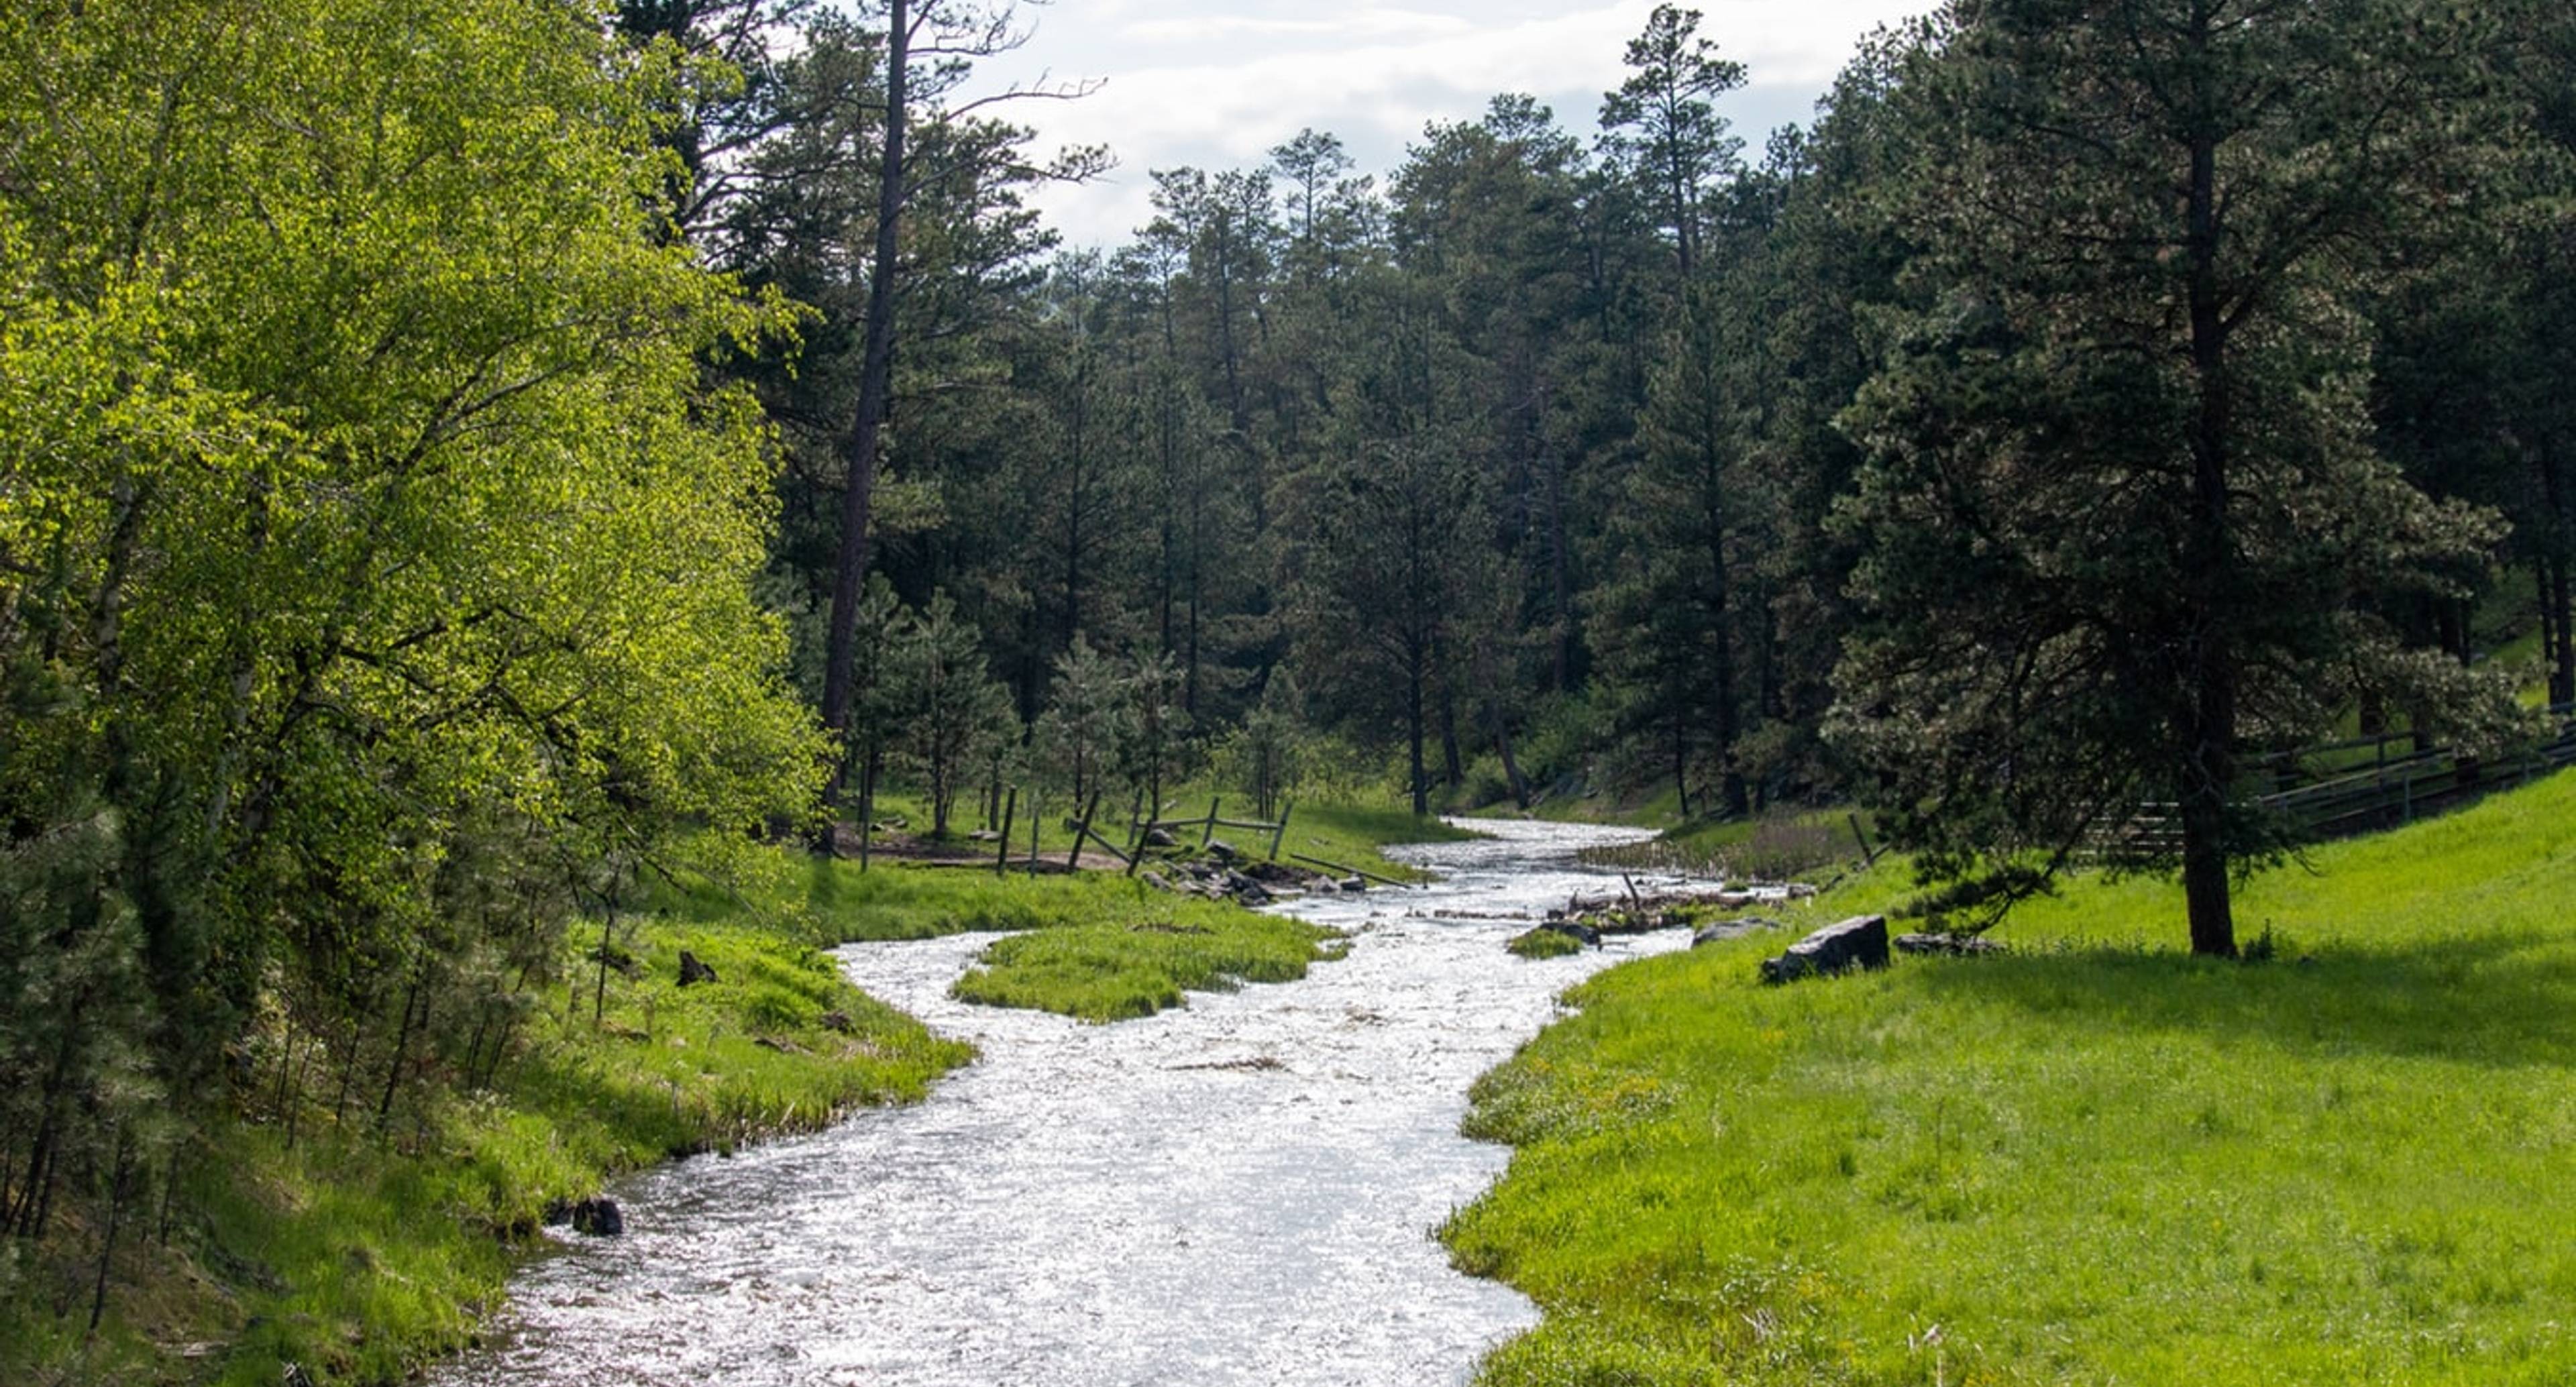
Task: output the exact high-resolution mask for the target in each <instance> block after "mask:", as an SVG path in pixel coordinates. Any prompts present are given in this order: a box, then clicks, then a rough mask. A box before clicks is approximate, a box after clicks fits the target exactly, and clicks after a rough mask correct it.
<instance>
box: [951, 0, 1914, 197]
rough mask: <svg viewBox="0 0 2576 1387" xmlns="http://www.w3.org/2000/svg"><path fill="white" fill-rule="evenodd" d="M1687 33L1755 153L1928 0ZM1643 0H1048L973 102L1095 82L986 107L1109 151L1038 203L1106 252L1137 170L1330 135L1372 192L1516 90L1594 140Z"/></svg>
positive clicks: (1754, 6)
mask: <svg viewBox="0 0 2576 1387" xmlns="http://www.w3.org/2000/svg"><path fill="white" fill-rule="evenodd" d="M1691 7H1692V8H1697V9H1698V10H1700V11H1701V12H1702V14H1703V16H1704V18H1703V19H1702V21H1701V24H1700V32H1701V33H1702V34H1704V35H1706V36H1708V37H1710V38H1712V39H1715V40H1716V41H1717V45H1718V49H1719V51H1720V52H1721V53H1722V54H1724V55H1725V56H1727V57H1730V58H1733V59H1735V60H1736V61H1738V62H1741V63H1743V64H1744V65H1745V66H1746V67H1747V68H1748V69H1749V81H1748V82H1747V83H1746V85H1745V87H1744V88H1743V89H1741V90H1739V91H1736V92H1733V93H1730V94H1729V95H1728V96H1727V97H1725V98H1724V99H1723V100H1722V101H1721V102H1720V103H1719V110H1720V113H1721V114H1723V115H1725V116H1726V117H1727V118H1728V119H1730V120H1732V121H1733V122H1734V124H1735V128H1736V133H1737V134H1739V135H1741V136H1743V137H1744V140H1745V144H1746V147H1747V149H1748V150H1753V151H1758V150H1759V149H1760V148H1761V144H1762V137H1763V136H1764V134H1766V133H1767V132H1768V131H1770V130H1771V129H1772V128H1773V127H1775V126H1778V125H1781V124H1785V123H1788V122H1791V121H1796V122H1799V123H1804V122H1805V121H1807V119H1808V118H1809V117H1810V115H1811V114H1812V112H1813V110H1814V108H1815V102H1816V98H1817V97H1818V96H1819V95H1821V94H1822V93H1823V92H1824V90H1825V88H1826V87H1827V86H1828V85H1829V84H1830V83H1831V82H1832V80H1833V77H1834V74H1835V73H1836V72H1837V71H1839V70H1840V69H1841V68H1842V66H1843V64H1844V62H1845V61H1847V60H1848V59H1849V58H1850V57H1851V55H1852V52H1853V51H1854V49H1855V47H1856V46H1857V43H1858V41H1859V39H1860V37H1861V36H1862V35H1863V34H1865V33H1867V32H1868V31H1870V30H1871V29H1873V28H1876V27H1877V26H1878V25H1880V24H1882V23H1887V22H1891V21H1894V20H1898V19H1902V18H1905V17H1907V16H1909V15H1915V14H1921V13H1925V12H1927V11H1929V10H1930V9H1932V8H1933V0H1793V3H1779V0H1697V3H1696V4H1695V5H1692V6H1691ZM1653 8H1654V0H1558V3H1540V2H1539V0H1410V3H1405V4H1376V3H1368V2H1367V0H1212V2H1210V0H1202V3H1195V4H1193V3H1185V0H1053V3H1049V4H1044V5H1033V4H1028V3H1025V0H1024V3H1023V4H1022V5H1021V14H1022V16H1023V19H1024V21H1025V22H1026V23H1027V24H1029V25H1031V26H1033V27H1032V32H1031V34H1030V37H1029V41H1028V42H1027V43H1026V44H1025V45H1023V46H1022V47H1021V48H1020V49H1018V50H1017V51H1015V52H1012V53H1009V54H1006V55H1003V56H1001V57H997V58H992V59H987V60H986V61H985V62H984V63H983V64H982V65H981V67H980V69H979V71H978V74H977V80H976V82H975V83H974V86H973V87H972V88H970V92H982V91H989V90H992V89H994V88H996V87H999V86H1001V85H1004V84H1013V83H1016V84H1020V85H1037V84H1040V83H1045V82H1054V83H1064V82H1071V81H1085V80H1087V81H1097V82H1098V83H1099V89H1098V90H1096V91H1094V92H1093V93H1092V94H1091V95H1089V96H1086V97H1084V98H1082V99H1080V100H1078V101H1024V102H1017V103H1013V104H1011V105H1009V106H1007V107H1004V108H1001V109H1000V110H997V111H992V112H990V113H991V114H996V115H1000V116H1003V117H1004V118H1006V119H1009V120H1011V121H1013V122H1015V123H1017V124H1021V125H1026V126H1029V127H1031V128H1033V129H1035V130H1036V131H1037V132H1038V139H1037V141H1036V149H1037V151H1038V152H1041V153H1043V152H1048V151H1052V150H1053V149H1055V148H1058V147H1060V146H1063V145H1068V144H1102V145H1107V146H1108V147H1109V149H1110V152H1111V153H1112V155H1113V156H1115V157H1116V159H1117V160H1118V167H1117V168H1116V169H1114V170H1112V171H1111V172H1110V173H1109V174H1108V175H1107V176H1106V177H1104V178H1103V179H1101V180H1099V181H1098V182H1096V183H1092V184H1089V185H1085V186H1081V187H1052V188H1048V189H1045V190H1043V191H1042V192H1041V193H1040V194H1039V195H1038V197H1037V198H1036V199H1035V200H1036V202H1037V203H1038V205H1039V206H1040V207H1041V208H1042V209H1043V210H1044V211H1045V212H1046V214H1047V218H1048V221H1049V223H1050V224H1052V225H1053V226H1055V227H1056V228H1057V229H1059V230H1061V231H1062V232H1063V233H1064V236H1065V240H1066V242H1067V243H1068V244H1071V245H1076V246H1083V245H1114V244H1117V243H1120V242H1123V241H1125V240H1126V239H1128V237H1129V236H1130V234H1131V233H1132V232H1133V231H1134V230H1135V229H1136V228H1137V227H1139V226H1142V225H1143V224H1144V223H1145V222H1146V221H1147V220H1148V219H1149V218H1150V217H1151V216H1152V211H1151V208H1150V206H1149V204H1148V201H1147V194H1148V192H1149V191H1150V189H1151V188H1152V186H1153V180H1152V179H1151V177H1150V176H1149V171H1150V170H1153V169H1161V168H1174V167H1179V166H1182V165H1194V166H1197V167H1200V168H1205V169H1211V170H1213V169H1223V168H1246V167H1251V166H1254V165H1258V164H1261V163H1264V162H1266V161H1267V158H1268V152H1269V150H1270V149H1271V148H1272V147H1274V146H1276V145H1278V144H1280V143H1282V142H1284V141H1286V140H1287V139H1289V138H1290V137H1291V136H1294V135H1295V134H1296V133H1297V132H1298V131H1299V130H1300V129H1303V128H1306V127H1310V126H1311V127H1313V128H1314V129H1317V130H1321V131H1327V132H1330V133H1332V134H1335V135H1338V136H1340V137H1341V139H1342V143H1343V144H1344V145H1345V146H1346V147H1347V148H1348V149H1349V151H1350V153H1351V155H1352V156H1353V157H1354V158H1355V159H1357V160H1358V163H1359V171H1360V172H1363V173H1375V174H1377V175H1379V176H1380V178H1381V179H1383V178H1384V176H1385V175H1386V174H1387V173H1388V172H1389V171H1391V170H1392V169H1393V168H1394V167H1395V166H1396V165H1397V164H1399V163H1400V162H1402V160H1403V158H1404V151H1405V147H1406V146H1407V144H1409V143H1411V142H1413V141H1414V140H1416V139H1417V138H1418V137H1419V136H1420V135H1421V133H1422V128H1423V126H1424V125H1425V124H1426V123H1428V122H1431V121H1435V120H1440V121H1449V120H1473V119H1476V118H1477V117H1479V116H1480V115H1482V114H1483V112H1484V109H1485V105H1486V103H1487V102H1488V101H1490V100H1491V99H1492V98H1493V97H1494V96H1495V95H1496V94H1498V93H1502V92H1527V93H1530V94H1531V95H1534V96H1536V97H1537V98H1538V99H1539V100H1540V101H1542V102H1544V103H1546V104H1547V105H1548V106H1550V107H1552V108H1554V110H1555V112H1556V117H1557V121H1558V123H1559V124H1560V125H1562V126H1563V127H1564V128H1565V129H1567V130H1568V131H1570V132H1572V133H1574V134H1576V135H1577V136H1579V137H1581V138H1583V139H1585V140H1586V141H1587V142H1588V141H1589V140H1590V138H1591V136H1592V134H1593V132H1594V130H1595V129H1596V117H1597V115H1598V114H1599V111H1600V105H1601V94H1602V93H1603V92H1605V91H1607V90H1609V89H1610V88H1612V87H1614V86H1617V85H1618V83H1619V80H1620V78H1621V76H1622V72H1623V69H1622V67H1621V63H1620V59H1621V56H1622V54H1623V52H1624V50H1625V49H1626V46H1627V42H1628V40H1629V38H1631V37H1632V36H1634V35H1635V34H1636V33H1637V31H1638V30H1639V29H1640V28H1642V27H1644V24H1645V20H1646V15H1647V13H1648V12H1649V11H1650V10H1652V9H1653Z"/></svg>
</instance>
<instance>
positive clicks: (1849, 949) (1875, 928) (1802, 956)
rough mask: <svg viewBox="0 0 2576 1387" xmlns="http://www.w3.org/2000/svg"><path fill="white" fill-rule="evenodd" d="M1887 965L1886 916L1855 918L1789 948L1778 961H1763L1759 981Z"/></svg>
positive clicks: (1779, 980) (1796, 977) (1792, 978)
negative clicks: (1760, 979)
mask: <svg viewBox="0 0 2576 1387" xmlns="http://www.w3.org/2000/svg"><path fill="white" fill-rule="evenodd" d="M1887 963H1888V953H1887V917H1886V916H1884V915H1855V916H1853V917H1852V918H1851V919H1848V920H1845V921H1843V922H1842V923H1840V924H1835V925H1827V926H1825V927H1824V928H1823V929H1820V930H1818V931H1816V932H1815V933H1813V934H1811V935H1808V936H1807V937H1806V938H1804V939H1801V940H1799V941H1798V942H1797V943H1795V944H1792V945H1790V946H1789V952H1787V953H1785V954H1782V955H1780V956H1779V957H1778V958H1771V959H1764V960H1763V962H1762V980H1763V981H1764V982H1773V983H1778V982H1795V981H1796V980H1798V979H1800V978H1804V977H1821V976H1828V975H1831V974H1834V973H1847V972H1849V971H1851V970H1852V969H1854V968H1884V967H1886V966H1887Z"/></svg>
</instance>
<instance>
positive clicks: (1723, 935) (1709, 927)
mask: <svg viewBox="0 0 2576 1387" xmlns="http://www.w3.org/2000/svg"><path fill="white" fill-rule="evenodd" d="M1778 928H1780V922H1779V921H1777V920H1765V919H1763V918H1762V917H1761V916H1759V915H1747V916H1744V917H1742V918H1740V919H1734V920H1712V921H1710V922H1709V923H1707V924H1705V925H1702V926H1700V927H1699V928H1698V929H1695V930H1693V931H1691V947H1692V948H1694V949H1696V948H1698V947H1699V946H1700V945H1702V944H1720V943H1724V942H1725V941H1727V940H1729V939H1742V938H1743V937H1744V936H1746V935H1748V934H1751V933H1753V932H1754V931H1756V930H1766V929H1778Z"/></svg>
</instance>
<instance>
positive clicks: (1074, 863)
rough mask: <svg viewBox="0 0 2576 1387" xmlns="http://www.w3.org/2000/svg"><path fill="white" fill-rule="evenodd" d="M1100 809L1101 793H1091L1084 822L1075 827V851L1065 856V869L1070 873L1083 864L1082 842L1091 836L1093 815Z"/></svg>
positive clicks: (1086, 802) (1084, 812) (1083, 816)
mask: <svg viewBox="0 0 2576 1387" xmlns="http://www.w3.org/2000/svg"><path fill="white" fill-rule="evenodd" d="M1098 808H1100V792H1099V791H1098V790H1094V791H1092V792H1091V798H1090V799H1088V800H1086V801H1084V802H1083V806H1082V822H1080V823H1078V824H1075V825H1074V826H1073V851H1071V852H1069V853H1066V854H1065V855H1064V869H1065V870H1066V871H1068V872H1070V871H1072V870H1074V869H1075V868H1076V867H1078V866H1080V865H1081V863H1082V840H1083V839H1085V838H1088V837H1090V836H1091V815H1092V812H1093V811H1095V810H1097V809H1098Z"/></svg>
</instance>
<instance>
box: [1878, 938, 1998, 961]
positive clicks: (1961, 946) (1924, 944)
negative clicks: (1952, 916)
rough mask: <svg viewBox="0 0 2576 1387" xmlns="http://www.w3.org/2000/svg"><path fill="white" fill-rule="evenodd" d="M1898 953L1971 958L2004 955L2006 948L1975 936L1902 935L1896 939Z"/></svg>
mask: <svg viewBox="0 0 2576 1387" xmlns="http://www.w3.org/2000/svg"><path fill="white" fill-rule="evenodd" d="M1896 951H1897V952H1898V953H1901V954H1923V955H1943V954H1946V955H1950V956H1953V957H1959V958H1969V957H1974V956H1976V955H1978V954H1999V953H2002V952H2003V951H2004V946H2003V945H2001V944H1998V943H1996V942H1995V941H1994V940H1991V939H1982V938H1979V937H1978V936H1976V935H1973V934H1900V935H1898V936H1897V937H1896Z"/></svg>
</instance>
